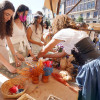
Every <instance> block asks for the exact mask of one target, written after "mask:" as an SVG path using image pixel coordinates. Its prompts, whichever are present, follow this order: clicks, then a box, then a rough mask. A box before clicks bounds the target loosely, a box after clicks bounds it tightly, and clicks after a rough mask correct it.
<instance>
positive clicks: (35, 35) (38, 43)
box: [27, 11, 44, 55]
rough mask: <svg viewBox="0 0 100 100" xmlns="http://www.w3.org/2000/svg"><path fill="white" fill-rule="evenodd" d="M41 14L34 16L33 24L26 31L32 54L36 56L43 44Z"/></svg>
mask: <svg viewBox="0 0 100 100" xmlns="http://www.w3.org/2000/svg"><path fill="white" fill-rule="evenodd" d="M42 33H43V14H42V13H41V12H40V11H38V12H37V13H36V14H35V16H34V23H33V24H31V25H30V26H29V28H28V30H27V38H28V41H29V42H30V43H31V47H32V53H34V54H35V55H37V54H38V53H39V51H40V50H41V47H42V46H43V45H44V43H43V41H44V40H43V34H42Z"/></svg>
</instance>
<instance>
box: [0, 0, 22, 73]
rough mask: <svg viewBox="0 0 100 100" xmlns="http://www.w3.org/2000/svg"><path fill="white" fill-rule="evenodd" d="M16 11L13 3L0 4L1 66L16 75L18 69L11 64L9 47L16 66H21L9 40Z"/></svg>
mask: <svg viewBox="0 0 100 100" xmlns="http://www.w3.org/2000/svg"><path fill="white" fill-rule="evenodd" d="M14 11H15V9H14V6H13V4H12V3H11V2H9V1H4V2H3V3H1V4H0V64H3V65H4V66H5V67H6V68H7V69H8V70H9V71H10V72H12V73H15V72H16V69H15V68H14V67H13V66H12V65H10V63H9V56H8V51H7V49H6V46H7V45H8V46H9V48H10V49H11V52H12V54H13V56H14V58H15V62H16V66H20V65H21V62H20V61H19V60H18V59H17V56H16V54H15V51H14V48H13V46H12V43H11V41H10V38H9V37H11V36H12V16H13V13H14ZM6 40H7V41H6ZM0 66H1V65H0Z"/></svg>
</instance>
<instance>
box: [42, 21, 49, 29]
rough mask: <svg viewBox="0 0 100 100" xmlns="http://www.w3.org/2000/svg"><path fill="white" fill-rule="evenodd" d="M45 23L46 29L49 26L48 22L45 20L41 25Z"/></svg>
mask: <svg viewBox="0 0 100 100" xmlns="http://www.w3.org/2000/svg"><path fill="white" fill-rule="evenodd" d="M45 24H46V29H48V28H49V24H48V22H47V21H45V22H44V23H43V26H44V25H45Z"/></svg>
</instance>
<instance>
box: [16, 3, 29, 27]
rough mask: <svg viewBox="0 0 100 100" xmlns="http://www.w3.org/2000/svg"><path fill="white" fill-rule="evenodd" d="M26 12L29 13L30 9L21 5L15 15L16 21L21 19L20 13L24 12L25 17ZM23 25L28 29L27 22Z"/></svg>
mask: <svg viewBox="0 0 100 100" xmlns="http://www.w3.org/2000/svg"><path fill="white" fill-rule="evenodd" d="M25 11H29V8H28V7H27V6H25V5H23V4H22V5H20V6H19V7H18V8H17V10H16V13H15V16H14V20H15V19H18V18H19V16H18V13H20V12H24V13H23V16H24V15H25ZM23 24H24V26H25V27H26V24H27V22H26V21H25V22H23Z"/></svg>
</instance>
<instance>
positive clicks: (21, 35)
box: [11, 5, 34, 60]
mask: <svg viewBox="0 0 100 100" xmlns="http://www.w3.org/2000/svg"><path fill="white" fill-rule="evenodd" d="M28 11H29V8H28V7H27V6H25V5H20V6H19V7H18V9H17V11H16V13H15V16H14V23H13V35H12V37H11V41H12V43H13V46H14V49H15V50H16V52H17V55H18V56H19V59H20V60H24V57H27V56H28V55H30V56H34V55H33V54H32V52H31V48H30V45H29V43H28V40H27V37H26V30H25V29H26V18H27V15H28Z"/></svg>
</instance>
